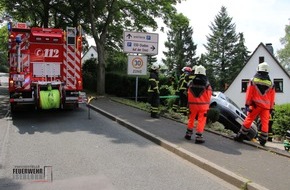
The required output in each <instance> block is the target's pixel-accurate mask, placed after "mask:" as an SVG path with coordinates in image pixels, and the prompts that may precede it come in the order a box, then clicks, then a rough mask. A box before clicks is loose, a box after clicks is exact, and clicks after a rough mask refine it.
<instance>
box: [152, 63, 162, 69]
mask: <svg viewBox="0 0 290 190" xmlns="http://www.w3.org/2000/svg"><path fill="white" fill-rule="evenodd" d="M159 68H160V66H159V65H158V63H153V64H152V65H151V69H152V70H157V69H159Z"/></svg>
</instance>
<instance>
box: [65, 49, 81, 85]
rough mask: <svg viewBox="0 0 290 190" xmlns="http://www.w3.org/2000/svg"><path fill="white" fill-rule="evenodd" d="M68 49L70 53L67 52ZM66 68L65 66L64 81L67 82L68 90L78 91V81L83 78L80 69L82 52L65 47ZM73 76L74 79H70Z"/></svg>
mask: <svg viewBox="0 0 290 190" xmlns="http://www.w3.org/2000/svg"><path fill="white" fill-rule="evenodd" d="M66 49H68V51H66ZM63 55H64V58H65V59H64V66H63V74H64V75H63V80H64V81H66V84H67V85H66V89H67V90H74V89H76V82H77V79H79V78H80V76H81V74H80V73H81V68H80V62H81V59H80V55H81V54H80V52H79V51H78V50H77V49H75V46H70V45H69V46H66V45H64V52H63ZM69 76H73V77H69Z"/></svg>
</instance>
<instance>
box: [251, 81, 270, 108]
mask: <svg viewBox="0 0 290 190" xmlns="http://www.w3.org/2000/svg"><path fill="white" fill-rule="evenodd" d="M274 101H275V87H274V85H273V83H272V82H271V81H270V80H268V79H260V78H256V77H254V78H253V79H252V80H250V82H249V85H248V88H247V92H246V105H249V106H253V107H255V106H258V107H261V108H264V109H269V110H270V109H273V108H274Z"/></svg>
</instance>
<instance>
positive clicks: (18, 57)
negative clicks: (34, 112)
mask: <svg viewBox="0 0 290 190" xmlns="http://www.w3.org/2000/svg"><path fill="white" fill-rule="evenodd" d="M8 33H9V36H8V38H9V39H8V49H9V50H8V62H9V84H8V86H9V87H8V88H9V93H10V105H11V109H12V110H13V109H14V107H15V106H17V105H19V104H33V105H35V108H36V109H54V108H65V107H66V106H67V105H75V106H78V102H79V94H80V91H81V90H82V89H83V86H82V84H83V81H82V72H81V51H82V38H81V29H80V28H74V27H67V28H66V30H63V29H56V28H37V27H32V28H30V27H29V26H28V25H27V24H26V23H11V22H10V23H8Z"/></svg>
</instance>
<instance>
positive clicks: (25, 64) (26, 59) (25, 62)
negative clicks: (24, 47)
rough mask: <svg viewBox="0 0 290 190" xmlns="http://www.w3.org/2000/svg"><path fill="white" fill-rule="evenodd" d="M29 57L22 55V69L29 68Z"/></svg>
mask: <svg viewBox="0 0 290 190" xmlns="http://www.w3.org/2000/svg"><path fill="white" fill-rule="evenodd" d="M29 57H30V56H29V54H22V64H23V67H29V63H30V60H29Z"/></svg>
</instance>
